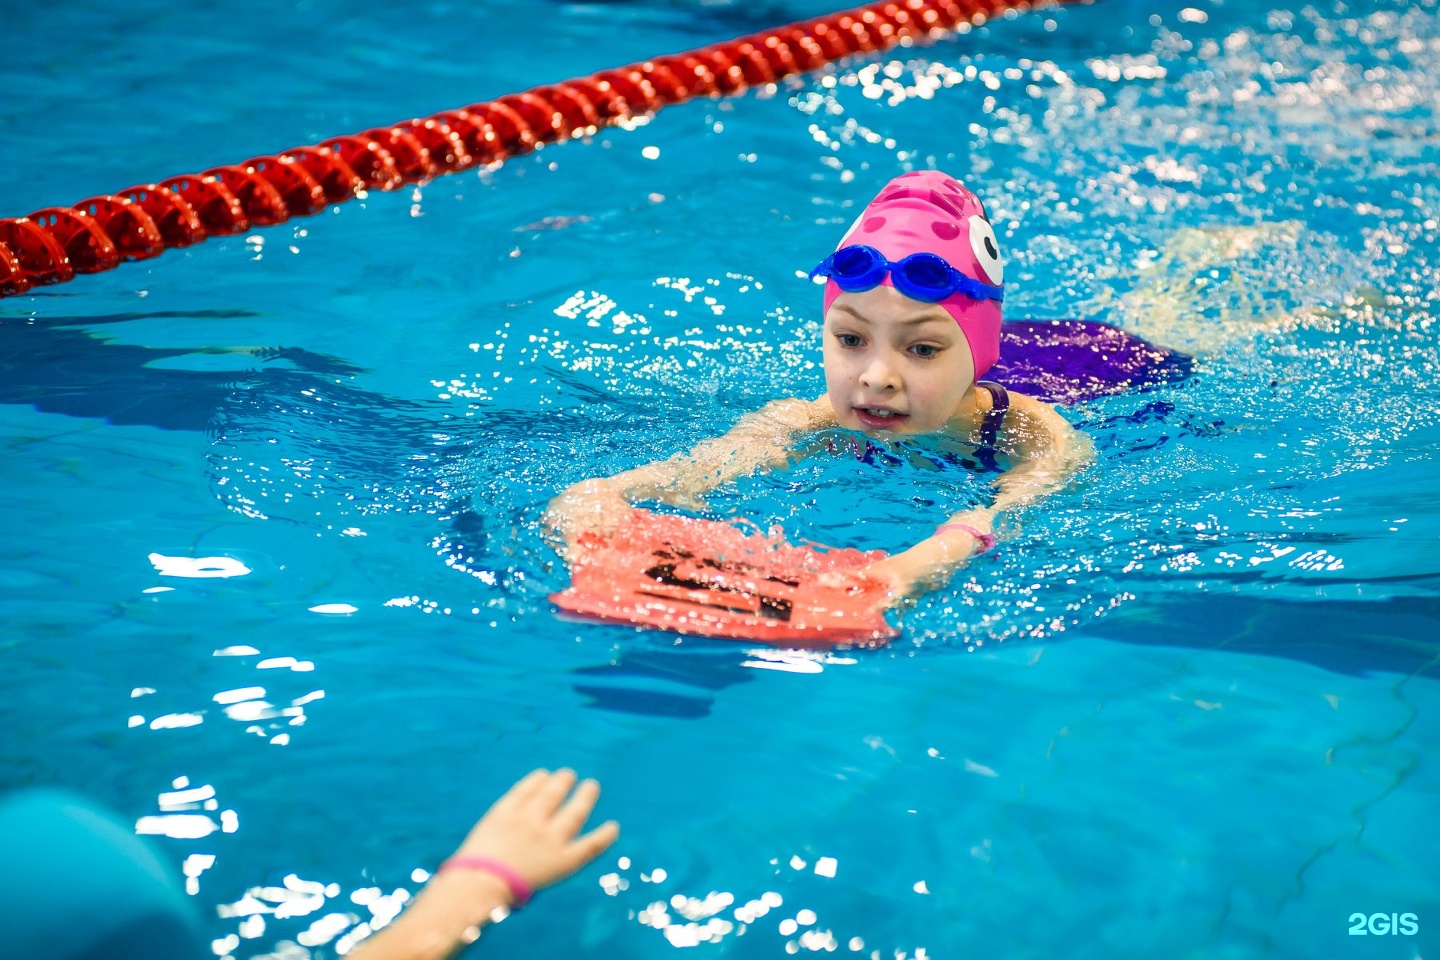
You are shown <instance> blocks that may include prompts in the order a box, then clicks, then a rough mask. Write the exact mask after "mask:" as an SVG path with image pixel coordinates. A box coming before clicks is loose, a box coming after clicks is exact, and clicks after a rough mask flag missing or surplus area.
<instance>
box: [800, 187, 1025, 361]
mask: <svg viewBox="0 0 1440 960" xmlns="http://www.w3.org/2000/svg"><path fill="white" fill-rule="evenodd" d="M851 244H864V245H865V246H867V247H874V248H875V249H876V250H879V251H880V252H881V253H883V254H884V255H885V258H886V259H887V260H889V261H891V262H892V263H894V262H896V261H898V260H901V259H903V258H905V257H908V256H909V255H910V254H912V253H933V254H936V255H937V256H940V257H943V258H944V259H945V261H946V262H947V263H949V264H950V266H952V267H954V268H955V269H956V270H959V271H960V272H961V273H963V274H965V275H966V276H968V277H971V278H973V279H975V280H979V281H980V282H981V283H988V284H991V285H993V286H997V287H998V286H1002V285H1003V284H1004V280H1005V268H1004V264H1003V263H1002V261H1001V260H1000V248H999V246H998V245H997V244H996V242H995V231H994V230H993V229H992V228H991V226H990V221H989V219H988V218H987V217H986V216H985V208H984V207H983V206H982V205H981V203H980V200H979V198H978V197H976V196H975V194H973V193H971V192H970V191H969V190H967V189H966V188H965V186H964V185H963V184H962V183H960V181H958V180H956V179H955V178H953V177H949V176H946V175H945V174H943V173H941V172H940V171H938V170H916V171H914V172H912V173H904V174H901V175H900V176H898V177H896V178H895V179H894V180H891V181H890V182H889V183H887V184H886V185H885V189H884V190H881V191H880V194H879V196H877V197H876V198H875V199H874V200H871V201H870V205H869V206H867V207H866V208H865V209H864V211H862V212H861V214H860V216H859V217H858V218H856V220H855V225H854V226H852V227H851V228H850V230H849V231H848V232H847V233H846V234H845V236H844V238H843V239H841V241H840V244H839V246H837V247H836V248H835V249H837V250H838V249H840V248H841V247H847V246H850V245H851ZM880 282H881V283H883V284H885V285H886V286H889V287H893V286H894V285H895V284H894V283H893V282H892V281H891V278H890V275H889V274H888V273H887V274H886V275H885V279H884V280H882V281H880ZM840 293H841V290H840V287H839V286H837V285H836V283H835V281H834V280H827V281H826V282H825V310H826V312H828V311H829V310H830V305H831V304H832V303H834V302H835V298H836V297H838V296H840ZM940 306H941V307H944V308H945V312H946V313H948V314H950V316H952V317H954V318H955V322H956V323H958V324H960V331H961V332H962V333H963V334H965V339H966V341H968V342H969V344H970V353H971V355H972V356H973V357H974V358H975V376H976V378H977V379H978V378H979V377H981V376H983V375H984V374H985V372H986V371H987V370H989V369H990V368H991V367H993V366H994V365H995V361H996V360H999V359H1000V303H999V301H996V300H975V299H973V298H971V297H968V296H966V295H965V294H963V293H954V294H951V295H950V296H948V297H946V298H945V299H944V300H941V301H940Z"/></svg>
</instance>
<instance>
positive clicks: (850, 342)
mask: <svg viewBox="0 0 1440 960" xmlns="http://www.w3.org/2000/svg"><path fill="white" fill-rule="evenodd" d="M835 338H836V339H837V340H839V341H840V346H842V347H858V346H860V338H859V337H858V336H857V335H855V334H853V333H837V334H836V335H835Z"/></svg>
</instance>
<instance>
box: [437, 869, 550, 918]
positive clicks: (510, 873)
mask: <svg viewBox="0 0 1440 960" xmlns="http://www.w3.org/2000/svg"><path fill="white" fill-rule="evenodd" d="M446 870H484V871H485V872H486V873H493V874H494V875H495V876H497V877H499V878H500V879H501V880H504V881H505V886H507V887H509V888H510V899H511V901H512V902H513V905H514V906H516V907H523V906H525V904H527V903H529V902H530V898H531V897H533V896H534V895H535V891H534V890H532V889H531V888H530V884H528V883H526V882H525V878H524V877H522V876H520V874H518V873H516V872H515V871H514V870H512V869H511V868H510V867H508V866H506V865H505V864H503V863H501V862H500V861H499V860H494V859H491V858H490V857H451V858H450V859H449V860H446V861H445V862H444V863H442V864H440V869H439V870H436V871H435V872H436V873H444V872H445V871H446Z"/></svg>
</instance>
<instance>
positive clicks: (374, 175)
mask: <svg viewBox="0 0 1440 960" xmlns="http://www.w3.org/2000/svg"><path fill="white" fill-rule="evenodd" d="M1058 2H1074V0H1058ZM1029 5H1030V4H1029V3H1028V2H1027V0H882V2H879V3H871V4H869V5H868V6H864V7H859V8H857V9H854V10H847V11H842V12H840V13H834V14H831V15H829V16H825V17H818V18H816V19H814V20H806V21H803V22H800V23H792V24H788V25H786V26H783V27H777V28H775V29H773V30H767V31H764V32H762V33H757V34H753V35H751V36H747V37H739V38H737V39H735V40H727V41H725V42H723V43H716V44H713V45H711V46H708V47H703V48H701V49H699V50H691V51H689V52H686V53H677V54H673V55H671V56H665V57H657V58H655V59H654V60H647V61H645V62H644V63H636V64H631V65H630V66H625V67H619V68H617V69H613V70H601V71H600V72H598V73H596V74H593V75H592V76H589V77H581V78H577V79H574V80H567V81H565V82H563V83H556V84H552V85H550V86H543V87H536V88H535V89H533V90H528V91H526V92H524V93H514V94H509V95H507V96H503V97H500V98H499V99H497V100H493V101H491V102H489V103H476V104H472V105H470V106H468V107H464V108H462V109H459V110H446V111H444V112H441V113H437V114H435V115H434V116H430V117H422V118H418V119H413V120H405V121H402V122H400V123H397V124H393V125H391V126H389V127H377V128H375V129H373V130H366V131H365V132H364V133H359V134H356V135H354V136H346V137H333V138H331V139H329V140H326V141H324V142H323V143H318V144H316V145H314V146H309V147H296V148H294V149H293V150H287V151H285V152H284V153H279V154H276V155H274V156H266V157H256V158H254V159H253V160H247V161H245V162H244V163H239V164H234V165H229V166H221V167H215V168H213V169H211V170H206V171H205V172H203V173H198V174H186V175H182V176H178V177H171V178H170V179H168V180H162V181H161V182H160V183H158V184H142V185H140V186H136V187H131V188H129V189H128V190H122V191H120V192H119V193H117V194H115V195H113V196H101V197H92V198H90V199H89V200H82V201H81V202H79V203H77V204H75V205H74V206H73V207H46V208H45V209H43V210H37V211H35V212H34V213H32V214H30V215H29V216H28V217H12V218H8V219H0V297H3V296H8V295H13V294H17V293H24V292H25V291H26V290H29V289H30V288H31V287H33V286H36V285H40V284H51V283H64V282H65V281H67V280H69V279H71V278H72V277H74V276H75V274H77V273H98V272H100V271H102V270H110V269H112V268H114V267H116V266H119V265H120V263H122V262H123V261H125V260H144V259H148V258H150V257H155V256H158V255H159V254H161V253H163V252H164V251H165V250H167V249H168V248H170V247H184V246H188V245H190V244H193V243H199V242H200V241H201V240H204V239H205V238H206V237H207V236H224V235H227V234H234V233H241V232H243V231H245V230H249V229H250V228H251V227H263V226H271V225H274V224H277V223H283V222H285V221H286V220H288V219H290V218H291V217H296V216H307V215H310V214H314V213H318V212H319V211H321V210H323V209H325V207H326V206H328V205H329V204H332V203H339V202H341V201H344V200H348V199H349V198H350V197H353V196H355V194H356V193H358V192H361V191H364V190H394V189H396V188H397V187H400V186H402V185H403V184H406V183H413V182H417V181H424V180H428V179H430V178H432V177H435V176H438V175H440V174H442V173H453V172H455V171H457V170H464V169H466V168H467V167H472V166H475V165H477V164H496V163H501V162H503V161H504V160H506V159H507V158H509V157H514V156H519V155H521V154H525V153H528V152H530V151H531V150H534V149H535V148H536V147H537V146H539V145H541V144H545V143H554V142H556V141H560V140H566V139H569V138H571V137H575V136H584V135H588V134H591V133H594V132H595V131H596V130H598V129H599V128H601V127H605V126H609V125H611V124H613V123H616V122H618V121H621V120H625V119H627V118H629V117H634V116H641V115H645V114H650V113H653V112H655V111H656V110H659V109H660V108H661V107H663V106H666V105H667V104H672V103H680V102H681V101H684V100H688V99H690V98H691V97H700V96H705V97H723V96H728V95H730V94H733V93H738V92H739V91H741V90H744V89H746V88H747V87H752V86H760V85H764V84H768V83H774V82H775V81H777V80H780V79H783V78H785V77H788V76H791V75H792V74H796V73H803V72H805V71H808V70H814V69H816V68H817V67H821V66H824V65H825V64H827V63H830V62H832V61H834V60H838V59H841V58H842V57H847V56H850V55H852V54H857V53H874V52H877V51H881V50H886V49H889V48H890V47H893V46H895V45H896V44H901V43H908V42H913V41H914V40H918V39H922V38H926V37H938V36H939V35H941V34H943V33H945V32H947V31H951V30H956V29H958V28H960V27H961V26H963V25H966V24H971V23H977V22H980V21H983V20H984V19H985V18H987V17H990V16H993V15H995V14H997V13H1003V12H1005V11H1006V10H1011V9H1019V8H1024V7H1027V6H1029Z"/></svg>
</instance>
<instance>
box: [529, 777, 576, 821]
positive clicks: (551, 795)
mask: <svg viewBox="0 0 1440 960" xmlns="http://www.w3.org/2000/svg"><path fill="white" fill-rule="evenodd" d="M574 786H575V771H574V770H571V769H570V768H569V767H561V768H560V769H559V770H556V771H555V772H554V773H552V774H550V775H549V777H548V778H547V779H545V780H544V781H543V782H542V783H541V784H540V785H539V786H537V787H536V788H535V792H534V793H533V794H532V795H531V796H530V798H529V802H530V804H532V805H534V807H535V808H536V809H537V810H538V811H539V812H540V813H541V814H543V815H544V816H546V817H551V816H554V814H555V811H556V810H557V809H559V807H560V803H561V801H563V800H564V799H565V795H566V794H568V793H569V792H570V789H571V788H572V787H574Z"/></svg>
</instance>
